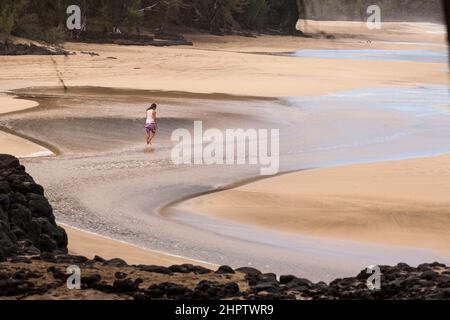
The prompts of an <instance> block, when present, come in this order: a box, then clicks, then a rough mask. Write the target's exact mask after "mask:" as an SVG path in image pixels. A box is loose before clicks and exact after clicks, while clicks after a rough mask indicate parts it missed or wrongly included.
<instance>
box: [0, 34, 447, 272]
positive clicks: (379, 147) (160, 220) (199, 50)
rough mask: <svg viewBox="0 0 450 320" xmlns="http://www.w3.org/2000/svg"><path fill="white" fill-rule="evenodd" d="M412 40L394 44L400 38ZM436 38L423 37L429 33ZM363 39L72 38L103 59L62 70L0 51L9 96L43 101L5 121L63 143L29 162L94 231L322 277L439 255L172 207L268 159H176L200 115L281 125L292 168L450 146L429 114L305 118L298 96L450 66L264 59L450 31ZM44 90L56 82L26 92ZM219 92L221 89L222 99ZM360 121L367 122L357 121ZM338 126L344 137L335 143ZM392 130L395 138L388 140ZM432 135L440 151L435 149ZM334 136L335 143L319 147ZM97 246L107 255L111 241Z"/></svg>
mask: <svg viewBox="0 0 450 320" xmlns="http://www.w3.org/2000/svg"><path fill="white" fill-rule="evenodd" d="M401 35H402V34H401V33H400V35H399V34H395V36H393V37H388V39H387V40H388V42H389V41H397V40H398V38H399V37H401ZM427 36H428V35H426V36H424V35H423V34H422V35H421V36H415V38H414V39H415V41H419V40H420V39H419V40H418V38H421V39H422V40H423V41H425V40H424V39H428V38H427ZM202 37H203V36H202ZM364 37H365V36H364ZM364 37H362V38H356V39H355V38H350V39H345V40H317V39H301V38H291V37H282V38H280V37H268V36H264V37H261V38H257V39H247V38H240V37H212V36H204V38H203V41H201V39H194V41H196V42H197V43H198V44H197V45H196V46H194V47H193V48H191V47H189V48H188V47H177V48H149V47H118V46H112V45H86V44H68V48H69V49H70V50H77V51H81V50H85V51H96V52H99V53H100V57H90V56H85V55H77V56H70V57H55V59H56V60H57V65H56V68H57V70H55V66H54V65H53V64H52V62H51V61H50V60H48V58H47V57H20V58H17V57H5V58H3V57H2V58H1V59H2V61H1V62H2V69H3V70H4V74H3V75H2V77H1V78H0V88H1V89H0V91H6V90H14V93H15V94H17V95H19V96H20V97H21V98H23V99H31V100H35V101H37V102H39V103H40V107H38V108H35V109H32V110H30V112H20V113H14V114H9V115H7V116H3V117H0V121H1V124H2V125H3V126H5V127H6V128H8V129H10V130H12V131H13V132H18V133H20V134H22V135H24V136H31V137H33V138H35V139H38V140H40V141H45V142H46V143H48V144H49V145H50V146H52V150H53V149H55V150H58V151H59V152H58V156H57V157H53V158H36V159H26V160H24V164H25V165H26V166H27V169H28V170H29V171H30V173H31V174H32V175H33V176H34V177H35V178H36V180H37V182H39V183H41V184H43V185H44V187H45V188H46V193H47V196H48V197H49V199H50V201H51V202H52V204H53V206H54V208H55V214H56V216H57V218H58V220H59V221H62V222H64V223H67V224H69V225H72V226H76V227H79V228H81V229H83V230H89V231H91V232H95V233H97V234H102V235H105V236H108V237H111V238H114V239H118V240H122V241H126V242H128V243H133V244H135V245H137V246H139V247H145V248H150V249H153V250H158V251H163V252H169V253H171V254H175V255H180V256H183V257H189V258H192V259H195V260H202V261H208V262H212V263H214V264H224V263H225V264H230V265H233V266H236V267H237V266H243V265H250V266H256V267H258V268H260V269H262V270H267V271H272V272H273V271H275V272H277V273H294V274H298V275H302V276H304V277H308V278H311V279H312V280H330V279H333V278H336V277H341V276H345V275H351V274H353V273H354V272H357V271H359V270H361V268H362V267H364V266H366V265H369V264H379V263H386V264H392V263H397V262H398V261H399V260H402V261H407V262H409V263H411V264H417V263H420V262H423V261H426V260H441V258H442V256H440V255H439V254H436V253H435V252H433V251H431V250H428V249H426V248H420V247H411V246H402V245H385V244H368V243H367V242H358V241H353V240H344V239H339V240H336V239H328V238H326V237H322V236H320V237H315V236H310V235H303V234H300V235H299V234H296V235H295V236H293V235H292V234H290V233H286V232H279V231H277V230H276V229H275V228H272V229H271V230H270V231H267V230H266V229H264V228H260V227H258V226H249V225H246V224H241V223H239V222H233V221H227V220H225V221H224V220H221V219H216V218H214V217H212V216H204V215H196V214H194V215H189V214H186V215H184V216H181V217H180V216H179V214H178V213H172V212H166V211H165V210H161V209H163V208H166V206H167V205H168V204H171V203H172V202H174V201H176V200H180V199H183V198H185V197H192V196H193V195H195V194H199V193H202V192H207V191H211V190H215V189H217V188H221V187H224V186H227V185H229V184H233V183H235V182H236V181H240V180H242V179H245V178H252V177H255V176H257V175H258V173H259V167H258V166H175V165H173V163H172V162H171V161H170V150H171V146H172V143H171V142H170V141H169V139H170V134H171V132H172V131H173V130H174V129H175V128H180V127H186V128H188V129H189V128H191V127H192V124H193V121H194V120H198V119H201V120H203V121H205V125H206V127H212V128H219V129H224V128H237V127H244V128H246V127H247V128H269V129H270V128H279V129H281V137H280V142H281V153H282V159H281V162H282V168H281V169H282V171H287V170H293V169H304V168H310V167H315V166H327V165H328V166H330V165H336V164H339V163H342V162H344V163H346V162H350V163H351V162H367V161H378V160H385V159H386V157H390V156H392V157H394V158H395V157H399V158H408V157H413V156H417V154H420V153H421V152H425V153H426V154H430V153H431V152H433V151H434V152H436V153H437V154H439V153H443V152H445V150H446V148H445V147H448V146H447V145H446V144H445V141H444V140H445V139H444V138H445V137H441V134H440V131H431V133H430V132H429V131H428V130H425V129H426V128H427V123H428V122H426V121H425V120H424V122H420V124H421V125H420V126H418V125H417V122H415V121H413V119H414V117H415V116H413V115H409V114H408V115H407V116H406V117H405V116H404V115H403V113H402V112H399V111H398V110H397V111H396V110H391V109H389V110H386V111H383V112H379V110H378V111H377V110H370V109H369V108H367V109H364V110H362V111H360V112H357V113H355V110H353V109H352V110H350V109H349V110H344V111H341V112H339V110H337V111H336V110H334V113H332V115H329V114H327V113H323V114H321V113H320V112H319V113H317V114H316V113H314V112H313V113H311V114H308V112H305V110H302V105H300V107H299V106H298V105H297V104H296V102H295V101H293V100H291V98H292V97H297V96H300V95H305V94H307V95H318V94H328V93H330V92H335V91H336V90H348V89H351V90H354V89H358V88H371V89H370V90H372V89H373V88H380V87H386V88H388V87H390V88H394V89H392V90H395V88H405V87H417V86H422V85H447V84H448V73H447V72H446V70H447V65H446V64H445V63H421V62H410V61H408V62H404V61H403V62H397V61H352V60H325V59H316V58H294V57H287V56H283V55H267V54H266V53H267V52H268V51H271V52H273V53H276V54H278V53H283V52H284V53H285V52H293V51H295V50H298V49H302V48H352V49H358V48H359V49H366V48H368V47H369V48H371V49H374V48H380V49H381V48H386V49H394V48H396V47H401V48H404V49H411V50H416V49H417V48H419V47H420V48H422V49H423V48H424V47H425V49H429V50H442V47H441V45H442V43H443V42H442V41H443V39H444V37H443V36H442V35H433V41H430V43H428V44H425V45H423V43H422V44H407V45H399V44H395V43H386V41H385V40H383V41H381V40H374V41H372V42H371V43H368V42H367V41H366V38H364ZM439 39H440V40H439ZM197 40H200V41H197ZM434 40H436V41H434ZM408 41H412V37H411V39H410V38H409V37H408ZM111 57H115V58H117V59H111ZM47 60H48V61H47ZM18 61H20V63H21V67H20V68H18V67H17V63H18ZM56 71H58V73H59V74H62V75H63V78H64V82H65V83H66V85H67V86H68V88H69V90H68V91H67V92H64V91H62V90H61V89H55V88H54V86H57V85H59V79H58V78H57V77H56ZM237 80H239V81H237ZM243 83H245V84H246V85H242V84H243ZM37 86H39V87H43V86H50V87H47V88H35V89H21V90H19V89H20V88H24V87H37ZM75 86H80V87H75ZM92 86H99V87H92ZM102 87H103V88H102ZM106 87H110V88H106ZM119 88H121V89H119ZM137 89H140V90H137ZM158 90H162V91H158ZM180 91H184V92H180ZM216 92H219V93H220V94H211V93H216ZM427 92H428V91H427ZM202 93H204V94H202ZM224 94H225V95H224ZM234 95H241V96H234ZM242 95H244V96H245V97H243V96H242ZM267 97H269V98H267ZM279 97H282V98H281V99H279ZM149 101H156V102H157V103H159V104H161V106H162V108H161V109H160V110H159V116H160V119H161V121H160V128H159V131H158V136H157V138H156V140H155V146H154V147H153V148H145V147H144V146H143V144H142V142H143V128H142V122H143V112H142V110H145V106H146V105H148V103H149ZM319 110H321V109H320V108H319ZM329 111H330V112H332V111H333V109H332V108H330V110H329ZM349 116H355V117H354V118H351V117H349ZM392 116H393V117H392ZM436 117H438V115H436ZM330 119H334V122H333V121H330ZM392 119H393V120H392ZM405 119H407V120H406V121H405ZM445 119H446V118H442V119H441V120H440V121H441V122H440V123H441V125H440V127H439V128H440V130H441V129H442V130H443V131H442V132H446V130H447V124H446V122H445ZM333 123H335V124H340V126H341V129H342V128H348V129H355V130H357V131H358V132H359V133H361V134H362V136H363V137H364V139H365V140H363V142H364V143H363V144H362V145H361V143H360V141H359V142H357V143H356V144H354V141H353V140H352V137H351V136H349V135H347V133H348V132H347V133H346V131H345V130H341V129H340V128H339V127H338V126H335V125H334V124H333ZM352 123H353V124H358V125H357V126H356V127H353V125H349V124H352ZM367 123H373V125H374V126H379V125H381V126H382V127H383V128H386V131H383V132H377V131H373V130H364V128H365V127H367V126H366V124H367ZM399 128H401V129H399ZM423 128H425V129H424V130H422V131H421V129H423ZM403 129H404V130H407V131H408V132H409V131H411V132H413V134H417V135H420V136H421V137H422V139H420V140H419V142H420V143H405V142H408V141H409V142H411V141H414V140H413V136H410V135H403V133H401V134H400V135H398V131H402V130H403ZM302 130H303V131H302ZM324 132H325V133H326V134H324ZM327 134H329V136H331V137H333V138H334V137H336V139H341V140H340V141H341V142H342V143H340V144H338V145H337V147H335V146H334V147H333V146H332V148H329V147H328V146H326V143H327V142H329V139H328V138H327ZM386 134H388V135H389V136H390V137H393V138H391V139H390V140H389V139H388V140H386V139H384V138H383V137H384V136H385V135H386ZM397 137H400V138H397ZM429 137H431V138H432V139H433V141H434V142H433V145H431V146H428V147H429V148H425V146H426V145H427V141H428V138H429ZM348 140H349V141H348ZM336 141H337V140H336ZM373 141H375V143H373ZM391 141H393V142H392V143H391ZM367 142H369V143H367ZM434 143H436V145H434ZM324 144H325V146H326V148H322V147H323V145H324ZM348 145H350V146H351V147H350V148H349V147H348ZM342 146H344V147H342ZM434 146H439V150H437V149H436V148H434ZM305 147H306V148H305ZM317 147H319V148H322V149H320V150H318V149H317ZM49 172H51V174H48V173H49ZM199 177H201V179H199ZM105 245H106V244H105ZM100 246H101V245H100ZM107 246H108V247H109V244H108V245H107ZM100 249H101V250H102V251H103V252H108V250H106V249H108V248H99V250H100ZM125 251H126V250H125ZM123 253H124V257H123V258H125V259H126V260H128V259H127V255H126V252H123ZM86 254H88V252H87V253H86ZM91 254H92V253H91ZM88 255H89V254H88ZM130 258H131V259H134V258H133V256H130ZM152 259H153V258H152ZM164 259H166V258H164Z"/></svg>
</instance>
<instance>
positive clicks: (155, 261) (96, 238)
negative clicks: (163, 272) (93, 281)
mask: <svg viewBox="0 0 450 320" xmlns="http://www.w3.org/2000/svg"><path fill="white" fill-rule="evenodd" d="M62 226H63V228H64V229H65V230H66V232H67V236H68V237H69V239H70V242H69V253H70V254H73V255H79V256H84V257H88V258H90V259H92V258H94V256H96V255H97V256H100V257H102V258H104V259H114V258H117V257H124V258H125V259H126V262H127V263H128V264H136V265H139V264H147V265H157V266H165V267H170V266H171V265H180V264H184V263H190V264H194V265H200V266H204V267H205V268H211V269H214V268H217V266H216V265H213V264H209V263H206V262H202V261H196V260H191V259H188V258H182V257H179V256H173V255H168V254H166V253H163V252H156V251H152V250H149V249H144V248H140V247H137V246H133V245H131V244H129V243H125V242H120V241H117V240H114V239H110V238H106V237H102V236H100V235H98V234H94V233H90V232H87V231H83V230H80V229H76V228H73V227H71V226H68V225H64V224H63V225H62Z"/></svg>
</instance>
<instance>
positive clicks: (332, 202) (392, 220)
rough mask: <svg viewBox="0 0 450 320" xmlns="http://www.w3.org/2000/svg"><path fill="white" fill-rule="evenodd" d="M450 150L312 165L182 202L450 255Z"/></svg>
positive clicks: (264, 222) (251, 220)
mask: <svg viewBox="0 0 450 320" xmlns="http://www.w3.org/2000/svg"><path fill="white" fill-rule="evenodd" d="M449 195H450V156H440V157H435V158H420V159H412V160H403V161H389V162H382V163H373V164H361V165H351V166H344V167H333V168H323V169H314V170H307V171H302V172H297V173H292V174H287V175H282V176H278V177H274V178H270V179H266V180H261V181H258V182H254V183H251V184H248V185H244V186H241V187H238V188H235V189H231V190H226V191H222V192H218V193H214V194H210V195H205V196H201V197H198V198H194V199H190V200H188V201H186V202H184V203H181V204H180V205H179V207H180V208H182V209H184V210H188V211H192V212H196V213H201V214H207V215H213V216H216V217H220V218H225V219H232V220H236V221H239V222H242V223H246V224H256V225H259V226H263V227H266V228H271V229H276V230H281V231H285V232H290V233H299V234H305V235H314V236H321V237H331V238H333V237H335V238H339V239H350V240H356V241H363V242H375V243H385V244H396V245H406V246H415V247H424V248H432V249H436V250H438V251H440V253H442V254H444V255H446V256H450V254H449V248H450V233H449V231H448V230H449V229H450V196H449Z"/></svg>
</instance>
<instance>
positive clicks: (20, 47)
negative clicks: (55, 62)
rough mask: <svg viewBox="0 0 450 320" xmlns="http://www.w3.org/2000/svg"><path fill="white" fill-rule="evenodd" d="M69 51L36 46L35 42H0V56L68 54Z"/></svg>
mask: <svg viewBox="0 0 450 320" xmlns="http://www.w3.org/2000/svg"><path fill="white" fill-rule="evenodd" d="M70 54H71V53H70V52H68V51H65V50H63V49H58V48H52V47H46V46H37V45H35V44H13V43H8V44H4V43H2V42H0V56H2V55H3V56H24V55H45V56H48V55H53V56H61V55H65V56H67V55H70Z"/></svg>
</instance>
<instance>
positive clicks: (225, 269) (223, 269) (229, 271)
mask: <svg viewBox="0 0 450 320" xmlns="http://www.w3.org/2000/svg"><path fill="white" fill-rule="evenodd" d="M216 273H218V274H234V273H236V272H235V271H234V270H233V268H231V267H230V266H220V267H219V269H217V271H216Z"/></svg>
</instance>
